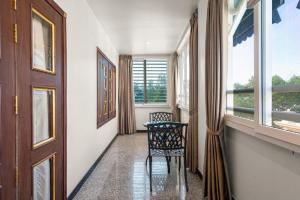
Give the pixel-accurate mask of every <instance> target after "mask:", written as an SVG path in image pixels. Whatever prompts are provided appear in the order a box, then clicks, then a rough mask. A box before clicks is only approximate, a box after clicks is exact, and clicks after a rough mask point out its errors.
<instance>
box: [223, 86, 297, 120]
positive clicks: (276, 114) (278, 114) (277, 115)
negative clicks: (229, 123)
mask: <svg viewBox="0 0 300 200" xmlns="http://www.w3.org/2000/svg"><path fill="white" fill-rule="evenodd" d="M272 92H273V93H293V92H299V93H300V85H286V86H276V87H273V88H272ZM226 93H227V94H249V93H254V88H247V89H236V90H227V92H226ZM227 110H230V111H234V112H240V113H245V114H254V108H245V107H227ZM272 117H273V119H275V120H276V119H278V120H286V121H292V122H296V123H300V113H296V112H285V111H272Z"/></svg>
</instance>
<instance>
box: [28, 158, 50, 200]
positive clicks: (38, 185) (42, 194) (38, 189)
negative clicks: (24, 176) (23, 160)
mask: <svg viewBox="0 0 300 200" xmlns="http://www.w3.org/2000/svg"><path fill="white" fill-rule="evenodd" d="M53 167H54V157H52V158H49V159H47V160H45V161H43V162H41V163H39V164H37V165H36V166H34V167H33V200H51V199H53V194H52V191H53V187H54V185H53V183H54V180H53V177H54V176H53V175H54V174H53V172H54V170H53Z"/></svg>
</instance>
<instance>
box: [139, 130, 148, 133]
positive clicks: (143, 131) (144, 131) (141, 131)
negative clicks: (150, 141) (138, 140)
mask: <svg viewBox="0 0 300 200" xmlns="http://www.w3.org/2000/svg"><path fill="white" fill-rule="evenodd" d="M136 132H137V133H146V132H147V130H136Z"/></svg>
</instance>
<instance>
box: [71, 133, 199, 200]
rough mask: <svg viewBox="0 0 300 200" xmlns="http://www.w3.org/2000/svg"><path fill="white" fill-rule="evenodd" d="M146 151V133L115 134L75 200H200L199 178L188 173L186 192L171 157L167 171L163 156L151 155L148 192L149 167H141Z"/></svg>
mask: <svg viewBox="0 0 300 200" xmlns="http://www.w3.org/2000/svg"><path fill="white" fill-rule="evenodd" d="M147 152H148V146H147V134H145V133H137V134H133V135H125V136H118V137H117V138H116V140H115V141H114V143H113V144H112V146H111V147H110V148H109V149H108V151H107V152H106V154H105V155H104V157H103V158H102V160H101V161H100V163H99V164H98V165H97V167H96V168H95V170H94V171H93V173H92V174H91V176H90V177H89V178H88V180H87V181H86V182H85V183H84V185H83V186H82V188H81V189H80V191H79V192H78V194H77V195H76V197H75V199H76V200H140V199H141V200H144V199H145V200H147V199H149V200H150V199H151V200H169V199H170V200H173V199H174V200H175V199H180V200H181V199H191V200H192V199H195V200H197V199H200V200H201V197H202V182H201V180H200V178H199V177H198V176H197V175H195V174H192V173H190V172H188V183H189V192H186V190H185V184H184V176H183V170H181V172H180V173H179V172H178V164H177V163H175V161H174V158H173V159H172V162H171V173H170V174H168V172H167V164H166V161H165V158H153V176H152V184H153V191H152V193H150V185H149V173H148V172H149V170H148V168H146V166H145V159H146V157H147Z"/></svg>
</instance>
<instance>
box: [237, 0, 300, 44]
mask: <svg viewBox="0 0 300 200" xmlns="http://www.w3.org/2000/svg"><path fill="white" fill-rule="evenodd" d="M283 4H284V0H273V4H272V9H273V12H272V23H273V24H277V23H280V22H281V18H280V15H279V12H278V10H277V9H278V8H279V7H280V6H282V5H283ZM298 6H300V1H299V3H298ZM298 6H297V7H298ZM253 33H254V9H253V8H250V9H247V10H246V12H245V14H244V15H243V17H242V20H241V22H240V24H239V26H238V28H237V29H236V31H235V33H234V35H233V46H236V45H237V44H240V43H242V42H243V41H246V40H247V38H248V37H251V36H252V35H253Z"/></svg>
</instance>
